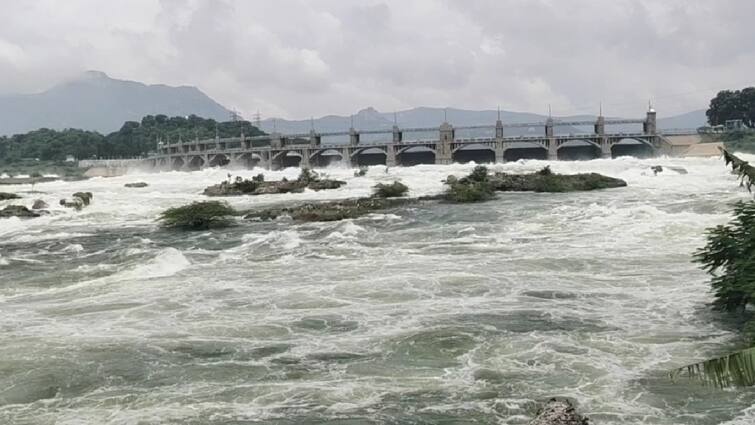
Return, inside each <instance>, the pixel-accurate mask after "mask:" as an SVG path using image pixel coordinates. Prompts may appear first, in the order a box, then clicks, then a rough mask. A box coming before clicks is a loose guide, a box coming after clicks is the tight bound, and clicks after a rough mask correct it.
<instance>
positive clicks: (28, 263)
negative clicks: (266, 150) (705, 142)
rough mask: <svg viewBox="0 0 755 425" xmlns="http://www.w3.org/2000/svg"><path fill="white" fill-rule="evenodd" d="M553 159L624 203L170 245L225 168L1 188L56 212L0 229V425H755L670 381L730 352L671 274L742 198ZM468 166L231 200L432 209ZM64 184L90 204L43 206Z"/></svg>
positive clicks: (535, 197) (206, 235) (709, 168)
mask: <svg viewBox="0 0 755 425" xmlns="http://www.w3.org/2000/svg"><path fill="white" fill-rule="evenodd" d="M544 164H546V163H545V162H541V161H531V162H525V163H510V164H505V165H495V166H493V167H492V168H493V169H496V170H508V171H515V172H524V171H533V170H536V169H538V168H540V167H542V166H543V165H544ZM654 164H664V165H675V166H679V167H684V168H685V169H686V170H688V171H689V174H687V175H682V174H678V173H676V172H674V171H671V170H668V169H667V170H666V171H664V172H663V173H661V174H659V175H658V176H654V175H653V173H652V172H651V171H650V170H649V166H650V165H654ZM551 166H552V168H553V169H554V171H556V172H566V173H572V172H579V171H595V172H600V173H603V174H606V175H610V176H614V177H619V178H623V179H625V180H626V181H627V182H628V183H629V186H628V187H627V188H621V189H612V190H605V191H596V192H587V193H576V194H575V193H571V194H533V193H516V194H514V193H503V194H499V195H498V198H497V199H496V200H494V201H491V202H487V203H483V204H472V205H443V204H429V205H413V206H410V207H407V208H399V209H396V210H391V211H386V212H385V213H380V214H371V215H369V216H366V217H364V218H360V219H357V220H349V221H343V222H335V223H306V224H296V223H292V222H290V221H288V220H285V219H279V220H277V221H274V222H251V221H250V222H240V223H239V225H238V226H236V227H232V228H228V229H222V230H213V231H207V232H188V233H186V232H176V231H167V230H164V229H161V228H160V227H159V226H158V225H157V224H156V222H155V218H156V216H157V215H158V214H159V213H160V212H161V211H163V210H164V209H165V208H168V207H171V206H177V205H182V204H185V203H187V202H190V201H194V200H200V199H202V198H203V197H202V195H201V191H202V189H203V188H204V187H205V186H208V185H210V184H214V183H217V182H219V181H221V180H223V179H225V178H226V174H227V173H228V172H229V170H225V169H208V170H203V171H199V172H193V173H178V172H172V173H160V174H133V175H129V176H123V177H117V178H109V179H100V178H96V179H91V180H88V181H80V182H74V183H64V182H52V183H45V184H39V185H37V187H36V190H38V191H40V192H41V193H39V194H29V193H28V191H29V190H30V187H28V186H25V187H21V186H15V187H14V186H5V187H0V190H2V191H10V192H17V193H20V194H22V195H24V196H25V199H24V200H23V201H24V203H25V204H27V206H28V205H30V204H31V201H32V200H33V199H35V198H41V199H44V200H45V201H47V202H48V203H49V204H50V205H52V208H51V210H52V214H50V215H49V216H45V217H41V218H38V219H33V220H26V221H23V220H18V219H15V218H14V219H5V220H0V423H1V424H14V425H15V424H56V425H63V424H66V425H68V424H129V425H136V424H154V423H165V424H197V425H199V424H240V423H270V424H299V423H307V424H363V423H388V424H404V423H413V424H437V423H442V424H457V423H475V424H479V423H499V424H522V423H526V422H527V420H528V418H530V417H532V415H533V414H534V410H535V409H536V407H537V405H538V404H539V403H540V402H541V401H543V400H544V399H547V398H548V397H550V396H567V397H572V398H574V399H576V400H578V401H579V404H580V410H581V411H583V412H584V413H586V414H588V415H589V416H590V417H591V418H592V419H593V420H594V421H595V423H596V424H599V425H600V424H718V423H726V424H751V423H753V421H755V407H753V404H754V403H755V391H753V390H742V389H737V390H726V391H721V390H716V389H712V388H705V387H701V386H699V385H697V384H693V383H689V382H687V381H686V380H683V381H681V382H671V381H670V380H669V379H668V377H667V375H666V372H667V371H668V370H669V369H670V368H673V367H678V366H681V365H684V364H686V363H689V362H693V361H698V360H701V359H704V358H706V357H709V356H715V355H717V354H721V353H724V352H726V351H727V350H729V349H732V348H734V347H735V343H736V337H737V335H736V333H735V332H734V331H733V329H732V328H730V327H727V325H726V324H723V323H722V322H720V321H718V320H716V317H715V315H714V313H711V312H710V311H709V309H708V307H707V304H708V303H709V302H710V301H711V295H710V294H709V292H708V277H707V276H706V275H705V274H704V273H703V272H701V271H700V270H698V269H697V266H696V265H695V264H693V263H692V262H691V261H690V258H691V254H692V252H694V250H695V249H696V248H698V247H700V246H702V245H703V244H704V230H705V228H707V227H709V226H712V225H716V224H720V223H724V222H726V221H727V220H728V218H729V206H728V204H729V203H731V202H733V201H735V200H737V199H744V198H746V197H747V194H746V193H745V192H744V191H743V189H741V188H739V187H738V185H737V183H736V178H735V177H734V176H733V175H731V174H730V173H729V172H728V171H727V170H726V169H725V168H724V165H723V162H722V161H721V160H720V159H716V158H711V159H654V160H637V159H630V158H621V159H617V160H595V161H589V162H557V163H553V164H551ZM470 170H471V165H451V166H415V167H408V168H392V169H390V170H389V172H388V173H386V171H385V167H383V166H376V167H371V168H370V169H369V172H368V174H367V176H366V177H361V178H356V177H353V175H352V173H353V170H349V169H345V168H342V169H341V168H331V169H327V170H326V172H327V173H328V174H329V175H330V176H332V177H336V178H340V179H343V180H346V181H348V185H347V186H345V187H343V188H341V189H338V190H333V191H323V192H309V191H308V192H306V193H302V194H290V195H289V194H287V195H269V196H259V197H239V198H230V199H229V202H230V203H231V204H232V205H233V206H235V207H238V208H251V207H254V206H258V205H264V204H268V205H269V204H274V203H280V202H287V201H291V200H305V199H334V198H345V197H353V196H362V195H367V194H369V193H370V191H371V189H370V188H371V186H373V185H374V184H375V183H376V182H389V181H392V180H393V179H394V178H400V179H401V180H402V181H403V182H404V183H406V184H407V185H408V186H409V187H410V188H411V195H426V194H434V193H438V192H439V191H441V190H442V189H443V184H442V183H441V180H442V179H443V178H444V177H445V176H447V175H448V174H452V173H455V174H457V175H462V174H465V173H467V172H469V171H470ZM231 172H232V173H234V174H235V175H242V176H245V177H248V176H251V175H253V174H256V173H258V172H260V170H251V171H231ZM297 173H298V170H294V169H287V170H283V171H280V172H266V173H265V174H266V176H267V178H268V179H277V178H280V177H282V176H284V175H285V176H287V177H289V178H291V177H295V176H296V174H297ZM135 181H145V182H148V183H149V185H150V186H149V187H147V188H144V189H127V188H124V187H123V184H124V183H127V182H135ZM76 191H91V192H93V193H94V201H93V204H92V205H91V206H89V207H87V208H85V209H84V210H82V211H80V212H75V211H71V210H65V209H62V207H59V206H58V205H57V203H58V202H57V201H58V200H59V199H60V198H62V197H66V196H70V195H71V193H73V192H76ZM10 203H12V202H10V201H6V202H0V207H2V206H4V205H7V204H10Z"/></svg>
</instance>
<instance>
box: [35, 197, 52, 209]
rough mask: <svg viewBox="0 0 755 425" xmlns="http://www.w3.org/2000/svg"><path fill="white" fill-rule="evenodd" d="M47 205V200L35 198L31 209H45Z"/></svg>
mask: <svg viewBox="0 0 755 425" xmlns="http://www.w3.org/2000/svg"><path fill="white" fill-rule="evenodd" d="M47 207H49V205H47V202H45V201H43V200H41V199H37V200H35V201H34V204H32V206H31V209H33V210H43V209H45V208H47Z"/></svg>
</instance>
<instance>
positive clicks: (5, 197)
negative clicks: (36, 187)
mask: <svg viewBox="0 0 755 425" xmlns="http://www.w3.org/2000/svg"><path fill="white" fill-rule="evenodd" d="M20 198H21V197H20V196H18V195H16V194H15V193H8V192H0V201H7V200H9V199H20Z"/></svg>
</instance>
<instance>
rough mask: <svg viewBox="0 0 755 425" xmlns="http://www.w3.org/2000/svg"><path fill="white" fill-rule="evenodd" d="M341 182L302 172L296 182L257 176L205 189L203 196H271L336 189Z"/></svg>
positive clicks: (343, 183) (341, 184) (225, 182)
mask: <svg viewBox="0 0 755 425" xmlns="http://www.w3.org/2000/svg"><path fill="white" fill-rule="evenodd" d="M345 184H346V182H344V181H341V180H331V179H322V178H320V177H319V176H317V174H315V173H313V172H307V173H304V172H302V176H299V178H298V179H296V180H286V179H283V180H280V181H269V182H268V181H264V177H262V176H257V177H255V178H253V179H252V180H243V179H241V178H236V180H235V181H224V182H222V183H220V184H216V185H212V186H209V187H207V188H205V190H204V192H203V194H204V195H205V196H242V195H272V194H279V193H300V192H303V191H304V189H311V190H328V189H338V188H339V187H341V186H343V185H345Z"/></svg>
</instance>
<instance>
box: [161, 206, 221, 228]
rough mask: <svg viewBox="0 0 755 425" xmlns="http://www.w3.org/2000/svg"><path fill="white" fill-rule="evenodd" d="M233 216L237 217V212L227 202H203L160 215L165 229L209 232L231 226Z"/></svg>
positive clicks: (173, 209) (170, 210)
mask: <svg viewBox="0 0 755 425" xmlns="http://www.w3.org/2000/svg"><path fill="white" fill-rule="evenodd" d="M233 215H236V210H234V209H233V208H231V207H230V206H229V205H228V204H227V203H225V202H220V201H202V202H193V203H191V204H189V205H184V206H181V207H173V208H168V209H167V210H165V211H163V212H162V213H161V214H160V217H159V220H160V221H161V222H162V225H163V226H165V227H172V228H178V229H183V230H207V229H211V228H218V227H227V226H230V225H231V220H230V217H231V216H233Z"/></svg>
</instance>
